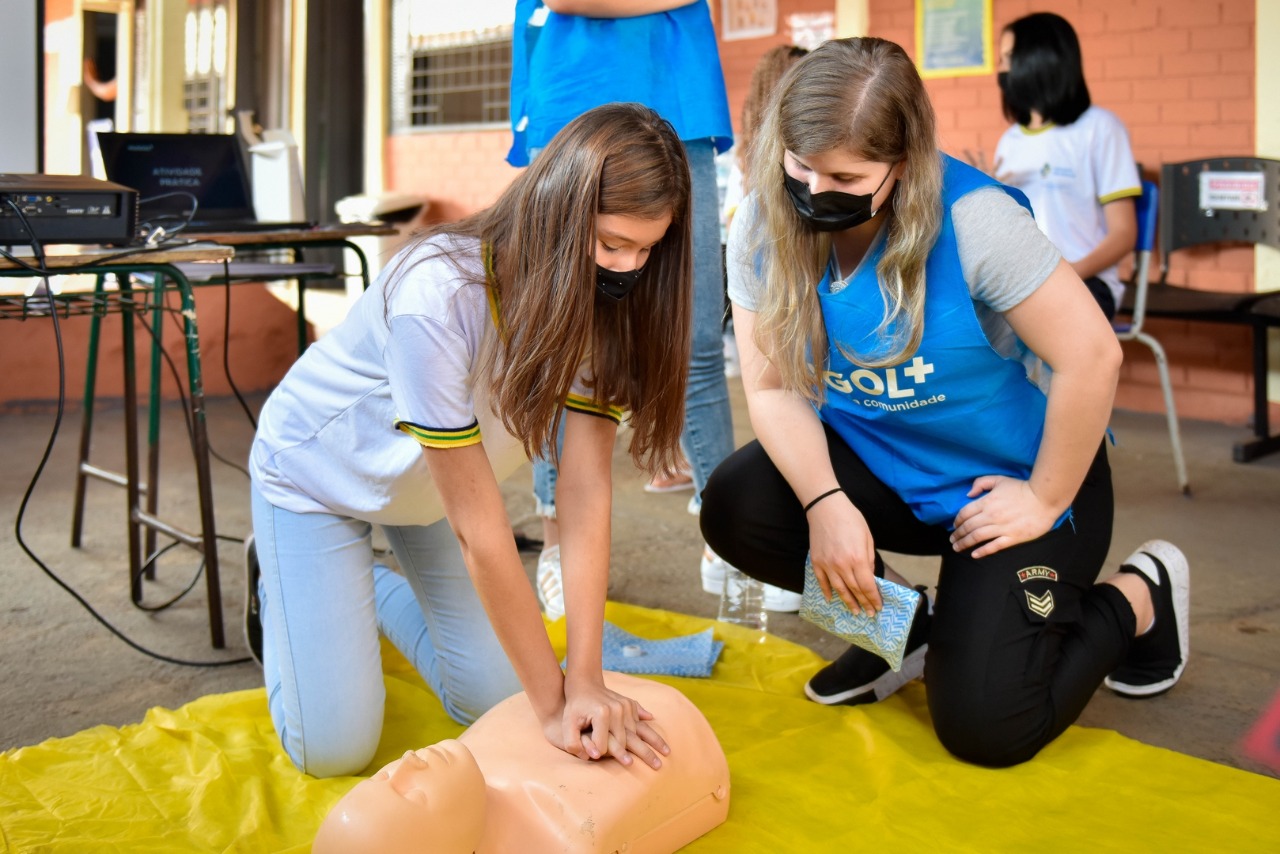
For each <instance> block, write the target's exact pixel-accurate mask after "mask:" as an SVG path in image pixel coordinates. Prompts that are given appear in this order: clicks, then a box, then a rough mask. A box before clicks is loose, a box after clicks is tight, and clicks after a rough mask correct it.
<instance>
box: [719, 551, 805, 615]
mask: <svg viewBox="0 0 1280 854" xmlns="http://www.w3.org/2000/svg"><path fill="white" fill-rule="evenodd" d="M728 571H729V564H727V563H725V560H724V558H722V557H720V556H719V555H717V554H716V553H715V552H713V551H711V549H710V548H704V549H703V550H702V589H703V590H704V591H706V592H707V593H713V594H715V595H716V596H719V595H720V594H721V592H723V590H724V577H725V575H726V574H727V573H728ZM800 599H801V596H800V594H799V593H793V592H791V591H790V590H784V589H783V588H781V587H774V586H773V585H772V584H766V585H764V608H765V610H766V611H778V612H780V613H794V612H795V611H799V610H800Z"/></svg>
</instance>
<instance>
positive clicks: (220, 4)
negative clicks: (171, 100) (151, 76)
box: [183, 0, 229, 133]
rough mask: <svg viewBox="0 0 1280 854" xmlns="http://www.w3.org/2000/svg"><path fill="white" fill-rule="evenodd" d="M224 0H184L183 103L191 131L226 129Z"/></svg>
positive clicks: (220, 130)
mask: <svg viewBox="0 0 1280 854" xmlns="http://www.w3.org/2000/svg"><path fill="white" fill-rule="evenodd" d="M228 17H229V12H228V0H187V13H186V20H185V22H184V24H185V39H186V44H185V45H184V50H183V54H184V57H185V60H186V63H185V65H186V67H185V68H184V74H183V106H185V107H186V110H187V130H188V131H189V132H191V133H224V132H226V131H227V129H228V128H227V105H228V92H227V57H228V32H227V29H228Z"/></svg>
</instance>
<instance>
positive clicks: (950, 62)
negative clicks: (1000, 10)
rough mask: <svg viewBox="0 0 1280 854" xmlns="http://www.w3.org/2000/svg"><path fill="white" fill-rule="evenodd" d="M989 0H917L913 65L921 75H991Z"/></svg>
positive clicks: (992, 67) (991, 53) (992, 51)
mask: <svg viewBox="0 0 1280 854" xmlns="http://www.w3.org/2000/svg"><path fill="white" fill-rule="evenodd" d="M992 26H993V24H992V15H991V0H916V64H917V65H918V66H919V68H920V76H921V77H924V78H925V79H928V78H931V77H964V76H972V75H978V74H990V73H991V72H992V71H993V70H994V65H993V63H992V57H993V56H994V49H993V46H992Z"/></svg>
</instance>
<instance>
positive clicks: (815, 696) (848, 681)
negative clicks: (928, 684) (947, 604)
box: [804, 588, 933, 706]
mask: <svg viewBox="0 0 1280 854" xmlns="http://www.w3.org/2000/svg"><path fill="white" fill-rule="evenodd" d="M917 589H918V590H920V604H918V605H917V606H916V615H915V618H914V619H913V620H912V622H911V634H910V635H908V636H907V651H906V654H905V655H904V656H903V657H902V669H900V670H899V671H898V672H897V673H894V672H893V671H892V670H890V669H889V662H887V661H885V660H884V659H883V658H881V657H880V656H878V655H876V654H875V653H874V652H868V651H867V650H865V649H863V648H862V647H860V646H850V647H849V649H848V650H846V651H845V653H844V655H842V656H840V657H839V658H837V659H836V660H835V661H833V662H831V663H830V664H828V665H827V666H826V667H824V668H822V669H821V670H819V671H818V672H817V673H815V674H814V675H813V678H811V679H810V680H809V681H808V682H807V683H806V684H805V686H804V693H805V695H806V696H807V697H808V698H809V699H810V700H813V701H814V702H815V703H823V704H824V705H828V706H834V705H845V706H857V705H861V704H863V703H878V702H880V701H881V700H883V699H885V698H886V697H888V696H889V695H890V694H892V693H893V692H894V691H897V690H898V689H899V688H901V687H902V686H903V685H906V684H907V683H908V682H910V681H912V680H913V679H919V678H920V677H921V676H923V675H924V656H925V653H926V652H928V651H929V616H930V614H932V613H933V607H932V604H931V603H930V602H929V597H928V596H926V595H925V594H924V591H923V589H922V588H917Z"/></svg>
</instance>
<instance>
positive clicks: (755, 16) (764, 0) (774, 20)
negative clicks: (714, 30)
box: [720, 0, 778, 42]
mask: <svg viewBox="0 0 1280 854" xmlns="http://www.w3.org/2000/svg"><path fill="white" fill-rule="evenodd" d="M720 6H721V8H722V9H723V10H724V15H723V22H722V26H721V36H720V37H721V39H723V40H724V41H727V42H728V41H734V40H735V39H758V38H762V37H764V36H771V35H773V34H774V33H776V32H777V31H778V0H721V3H720Z"/></svg>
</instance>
